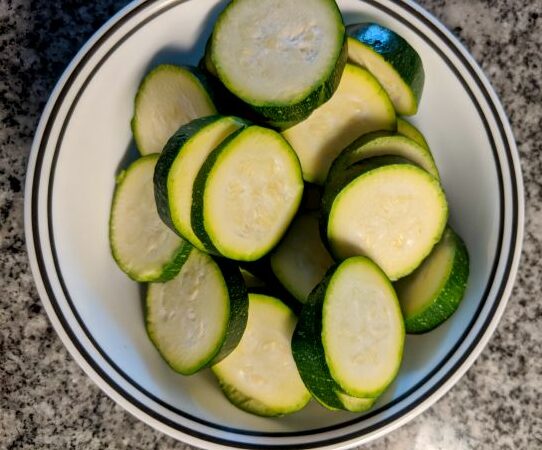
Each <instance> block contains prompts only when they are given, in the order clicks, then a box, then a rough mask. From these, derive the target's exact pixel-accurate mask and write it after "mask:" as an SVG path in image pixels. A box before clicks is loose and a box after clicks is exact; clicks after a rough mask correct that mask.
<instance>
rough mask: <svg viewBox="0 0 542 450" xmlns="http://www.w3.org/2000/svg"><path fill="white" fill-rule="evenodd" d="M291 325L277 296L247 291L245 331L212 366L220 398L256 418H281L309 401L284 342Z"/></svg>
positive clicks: (291, 317) (292, 319) (289, 335)
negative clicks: (222, 358)
mask: <svg viewBox="0 0 542 450" xmlns="http://www.w3.org/2000/svg"><path fill="white" fill-rule="evenodd" d="M295 324H296V317H295V315H294V314H293V313H292V311H291V310H290V309H289V308H288V307H287V306H285V305H284V303H283V302H281V301H280V300H279V299H278V298H274V297H270V296H267V295H260V294H249V313H248V323H247V327H246V331H245V333H244V335H243V338H242V339H241V342H240V343H239V345H238V346H237V348H236V349H235V350H234V351H233V352H232V353H231V354H230V355H229V356H228V357H227V358H225V359H224V360H223V361H222V362H220V363H218V364H217V365H215V366H213V372H214V374H215V375H216V377H217V378H218V381H219V383H220V386H221V388H222V390H223V391H224V394H225V395H226V397H227V398H228V399H229V400H230V402H231V403H233V404H234V405H235V406H237V407H239V408H241V409H242V410H244V411H247V412H250V413H252V414H257V415H260V416H282V415H284V414H290V413H293V412H295V411H298V410H300V409H301V408H303V407H304V406H305V405H306V404H307V403H308V402H309V400H310V397H311V396H310V394H309V392H308V391H307V389H306V388H305V386H304V384H303V382H302V380H301V378H300V376H299V373H298V372H297V369H296V365H295V362H294V359H293V357H292V350H291V348H290V340H291V338H292V333H293V331H294V327H295Z"/></svg>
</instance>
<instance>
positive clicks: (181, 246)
mask: <svg viewBox="0 0 542 450" xmlns="http://www.w3.org/2000/svg"><path fill="white" fill-rule="evenodd" d="M157 161H158V155H157V154H154V155H147V156H144V157H142V158H139V159H138V160H137V161H135V162H134V163H132V164H131V165H130V167H128V169H126V170H125V171H123V172H121V174H120V175H119V176H118V178H117V187H116V189H115V194H114V197H113V204H112V206H111V216H110V220H109V241H110V245H111V253H112V254H113V258H114V259H115V261H116V263H117V264H118V266H119V267H120V268H121V270H122V271H124V272H125V273H126V274H127V275H128V276H129V277H130V278H132V279H133V280H135V281H140V282H151V281H167V280H169V279H171V278H173V277H174V276H175V275H176V274H177V273H178V272H179V270H181V267H182V265H183V263H184V261H185V260H186V258H187V256H188V253H189V251H190V247H191V246H190V245H189V244H188V243H186V242H185V241H184V240H183V239H181V238H180V237H179V236H177V235H176V234H175V233H173V232H172V231H171V230H170V229H169V228H168V227H167V226H166V225H164V224H163V223H162V221H161V220H160V217H159V216H158V213H157V212H156V206H155V204H154V191H153V187H152V176H153V173H154V168H155V166H156V162H157Z"/></svg>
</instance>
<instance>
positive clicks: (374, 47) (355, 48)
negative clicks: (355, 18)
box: [347, 23, 425, 116]
mask: <svg viewBox="0 0 542 450" xmlns="http://www.w3.org/2000/svg"><path fill="white" fill-rule="evenodd" d="M347 33H348V36H349V38H348V59H349V60H350V61H351V62H353V63H355V64H358V65H360V66H361V67H365V68H367V69H368V70H369V71H370V72H371V73H372V74H373V75H374V76H375V77H376V78H377V79H378V81H379V82H380V84H381V85H382V86H383V87H384V89H386V91H387V92H388V94H389V96H390V98H391V101H392V102H393V105H394V107H395V110H396V111H397V113H398V114H402V115H407V116H410V115H413V114H416V112H417V111H418V104H419V102H420V98H421V95H422V90H423V84H424V80H425V74H424V70H423V64H422V60H421V58H420V56H419V55H418V53H416V50H414V49H413V48H412V46H411V45H410V44H409V43H408V42H407V41H405V40H404V39H403V38H402V37H401V36H399V35H398V34H397V33H395V32H394V31H392V30H390V29H388V28H386V27H383V26H382V25H378V24H376V23H361V24H356V25H349V26H348V27H347Z"/></svg>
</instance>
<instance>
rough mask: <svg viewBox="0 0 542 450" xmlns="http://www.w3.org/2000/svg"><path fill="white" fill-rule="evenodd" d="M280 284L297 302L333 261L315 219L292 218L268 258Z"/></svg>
mask: <svg viewBox="0 0 542 450" xmlns="http://www.w3.org/2000/svg"><path fill="white" fill-rule="evenodd" d="M270 263H271V268H272V269H273V272H274V274H275V275H276V277H277V278H278V279H279V280H280V283H281V284H282V285H283V286H284V287H285V288H286V289H287V290H288V291H289V292H290V293H291V294H292V295H293V296H294V297H295V298H296V299H297V300H298V301H300V302H301V303H305V301H306V300H307V297H308V296H309V294H310V293H311V291H312V290H313V289H314V287H315V286H316V285H317V284H318V283H319V282H320V281H321V280H322V278H323V277H324V275H325V273H326V271H327V269H329V268H330V267H331V266H332V265H333V263H334V261H333V259H332V258H331V256H330V254H329V253H328V251H327V249H326V248H325V247H324V244H323V243H322V240H321V238H320V230H319V227H318V218H317V217H315V216H314V215H312V214H304V215H301V216H298V217H296V219H294V221H293V222H292V225H291V226H290V228H289V230H288V232H287V233H286V235H285V236H284V238H283V239H282V241H281V242H280V244H279V245H278V246H277V248H276V249H275V250H274V252H273V254H272V255H271V257H270Z"/></svg>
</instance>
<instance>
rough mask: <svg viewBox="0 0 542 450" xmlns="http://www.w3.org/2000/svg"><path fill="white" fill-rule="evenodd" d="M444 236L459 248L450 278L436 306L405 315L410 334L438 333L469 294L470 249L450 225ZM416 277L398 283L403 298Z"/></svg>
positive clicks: (397, 286)
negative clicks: (435, 331) (407, 286)
mask: <svg viewBox="0 0 542 450" xmlns="http://www.w3.org/2000/svg"><path fill="white" fill-rule="evenodd" d="M446 235H448V236H446ZM444 237H448V238H451V239H453V242H454V245H455V253H454V256H453V262H452V267H451V270H450V272H449V274H448V277H447V279H446V280H445V281H444V284H443V286H442V289H441V290H440V292H439V293H438V295H437V298H435V299H434V301H433V303H432V304H431V305H430V306H429V307H428V308H425V309H424V310H422V311H420V312H419V313H417V314H414V315H412V316H408V315H407V314H404V317H405V329H406V332H407V333H410V334H421V333H428V332H429V331H432V330H434V329H435V328H436V327H438V326H439V325H441V324H442V323H443V322H445V321H446V320H447V319H448V318H450V317H451V316H452V314H453V313H454V312H455V311H456V310H457V308H458V307H459V305H460V303H461V300H462V299H463V296H464V294H465V290H466V288H467V282H468V278H469V270H470V269H469V253H468V251H467V247H466V246H465V243H464V242H463V240H462V239H461V238H460V237H459V235H458V234H457V233H455V231H453V230H452V228H450V227H449V226H448V228H447V229H446V231H445V235H444V236H443V238H444ZM437 245H438V244H437ZM430 256H431V255H429V257H428V258H430ZM414 276H416V271H415V272H414V273H413V274H411V275H409V276H407V277H405V278H402V279H401V280H399V281H397V282H396V283H395V284H396V288H397V293H398V295H399V296H400V295H401V285H402V284H404V283H408V281H409V277H414ZM399 298H400V297H399Z"/></svg>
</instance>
